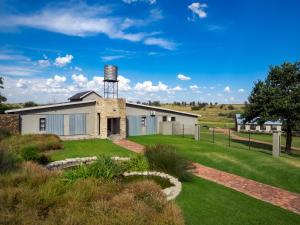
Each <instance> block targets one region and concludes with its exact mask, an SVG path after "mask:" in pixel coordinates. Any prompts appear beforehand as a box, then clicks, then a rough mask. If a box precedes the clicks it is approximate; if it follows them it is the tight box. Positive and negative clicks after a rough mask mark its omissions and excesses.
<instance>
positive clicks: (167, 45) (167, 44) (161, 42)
mask: <svg viewBox="0 0 300 225" xmlns="http://www.w3.org/2000/svg"><path fill="white" fill-rule="evenodd" d="M144 43H145V44H146V45H156V46H159V47H162V48H164V49H167V50H175V49H176V43H174V42H172V41H168V40H166V39H163V38H155V37H149V38H146V39H145V41H144Z"/></svg>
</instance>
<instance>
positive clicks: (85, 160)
mask: <svg viewBox="0 0 300 225" xmlns="http://www.w3.org/2000/svg"><path fill="white" fill-rule="evenodd" d="M111 158H112V159H113V160H116V161H128V160H130V158H129V157H118V156H115V157H111ZM96 160H97V157H96V156H92V157H82V158H79V157H77V158H69V159H64V160H59V161H54V162H51V163H49V164H47V165H46V168H47V169H49V170H60V169H66V168H71V167H74V166H79V165H83V164H91V163H92V162H94V161H96Z"/></svg>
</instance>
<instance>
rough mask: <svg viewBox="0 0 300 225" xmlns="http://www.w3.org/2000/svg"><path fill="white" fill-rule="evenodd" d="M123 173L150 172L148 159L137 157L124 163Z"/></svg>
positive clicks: (141, 156)
mask: <svg viewBox="0 0 300 225" xmlns="http://www.w3.org/2000/svg"><path fill="white" fill-rule="evenodd" d="M122 167H123V171H124V172H125V171H147V170H149V163H148V161H147V158H145V157H144V156H143V155H137V156H135V157H133V158H131V159H130V160H129V161H126V162H123V163H122Z"/></svg>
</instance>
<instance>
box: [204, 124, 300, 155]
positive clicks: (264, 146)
mask: <svg viewBox="0 0 300 225" xmlns="http://www.w3.org/2000/svg"><path fill="white" fill-rule="evenodd" d="M299 139H300V137H295V138H294V143H295V145H296V144H297V142H298V141H299ZM200 140H202V141H207V142H210V143H216V144H220V145H223V146H227V147H229V148H238V149H245V150H258V151H265V152H267V153H271V151H272V134H262V133H252V132H251V131H250V132H249V131H248V132H236V131H234V130H232V129H229V128H216V127H208V126H202V125H201V128H200ZM281 144H282V146H281V149H282V150H284V145H285V134H284V133H283V134H282V141H281ZM293 148H294V149H296V150H298V146H293ZM299 150H300V148H299ZM299 152H300V151H299Z"/></svg>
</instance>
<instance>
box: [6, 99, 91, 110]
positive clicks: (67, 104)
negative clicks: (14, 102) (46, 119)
mask: <svg viewBox="0 0 300 225" xmlns="http://www.w3.org/2000/svg"><path fill="white" fill-rule="evenodd" d="M93 102H96V100H90V101H80V102H63V103H57V104H48V105H41V106H34V107H27V108H21V109H10V110H6V111H5V113H15V112H25V111H30V110H37V109H48V108H54V107H62V106H69V105H80V104H87V103H93Z"/></svg>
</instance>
